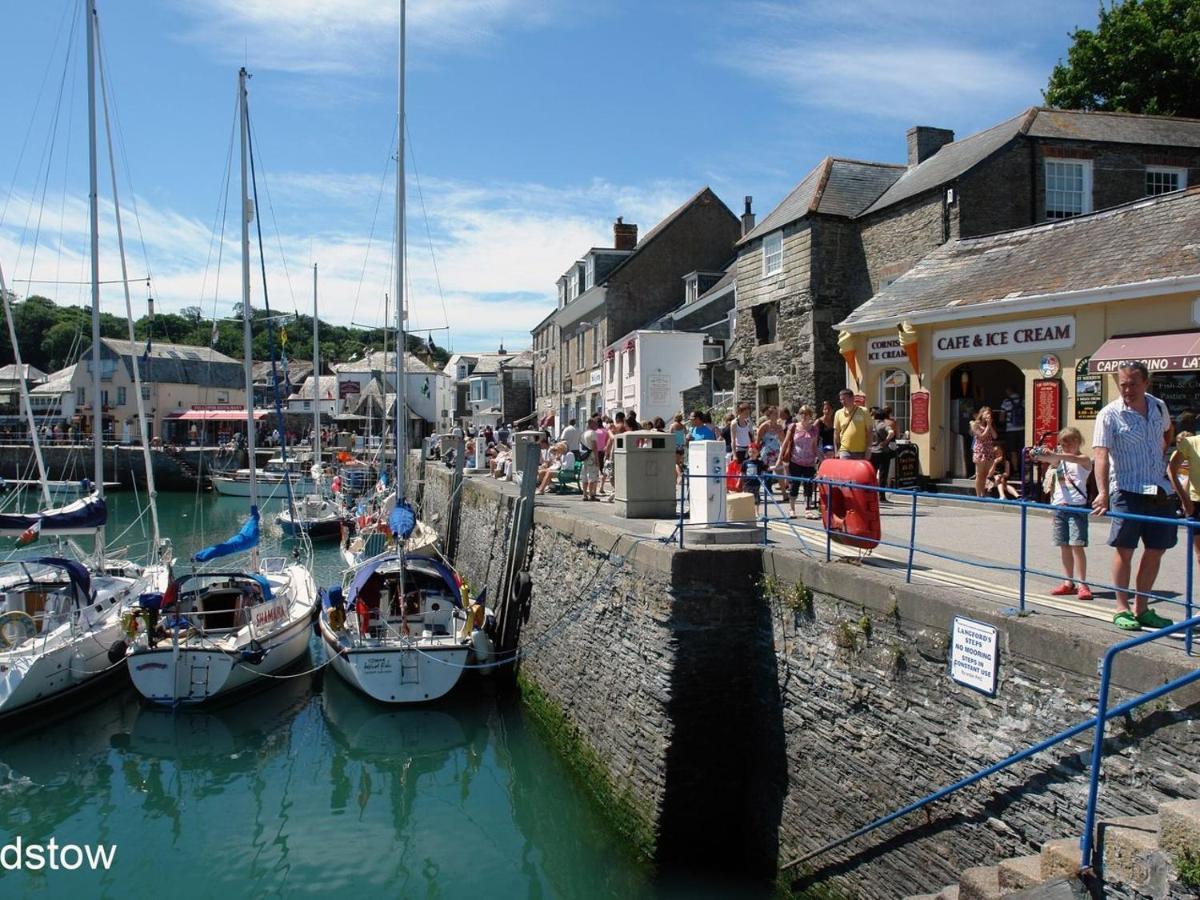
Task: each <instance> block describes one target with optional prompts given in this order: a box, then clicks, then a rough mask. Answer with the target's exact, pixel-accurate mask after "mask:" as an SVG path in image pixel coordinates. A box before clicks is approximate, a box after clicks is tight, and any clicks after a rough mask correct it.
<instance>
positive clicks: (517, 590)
mask: <svg viewBox="0 0 1200 900" xmlns="http://www.w3.org/2000/svg"><path fill="white" fill-rule="evenodd" d="M512 591H513V599H514V600H516V601H517V602H518V603H522V604H523V603H525V602H526V601H527V600H528V599H529V596H530V594H532V593H533V579H532V578H530V577H529V572H528V571H527V570H524V569H522V570H521V571H520V572H518V573H517V577H516V578H514V579H513V589H512Z"/></svg>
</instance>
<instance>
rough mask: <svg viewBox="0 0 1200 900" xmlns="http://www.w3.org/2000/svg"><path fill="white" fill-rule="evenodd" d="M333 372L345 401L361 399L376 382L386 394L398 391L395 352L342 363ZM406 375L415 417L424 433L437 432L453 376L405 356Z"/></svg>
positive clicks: (375, 353)
mask: <svg viewBox="0 0 1200 900" xmlns="http://www.w3.org/2000/svg"><path fill="white" fill-rule="evenodd" d="M333 370H334V372H335V373H336V375H337V395H338V396H339V397H340V398H342V400H344V401H350V400H351V399H352V398H355V397H357V396H358V395H359V394H361V393H362V392H363V391H364V390H365V389H366V387H367V385H369V384H370V383H371V382H372V381H378V382H379V384H380V386H381V389H382V392H383V393H395V391H396V383H397V379H396V354H395V352H385V351H382V350H377V351H374V352H371V353H367V354H366V355H365V356H363V357H362V358H361V359H356V360H351V361H350V362H345V363H339V364H338V365H335V366H334V367H333ZM404 372H405V377H404V380H405V392H406V395H407V399H408V406H409V408H410V410H411V412H412V414H413V415H414V416H416V417H417V418H418V419H420V420H421V421H422V422H425V423H426V425H425V426H424V427H423V429H422V430H423V431H426V432H428V431H432V430H433V429H436V428H437V427H438V423H439V419H440V418H441V417H440V416H439V413H441V409H439V406H438V402H439V399H438V398H439V396H440V397H442V398H444V397H445V395H446V394H447V392H448V389H447V386H446V382H448V381H449V376H447V375H445V374H444V373H443V372H438V371H435V370H434V369H432V368H430V367H429V365H428V364H427V363H425V362H424V361H423V360H421V359H419V358H418V357H416V356H414V355H413V354H411V353H406V354H405V355H404ZM393 402H394V401H393Z"/></svg>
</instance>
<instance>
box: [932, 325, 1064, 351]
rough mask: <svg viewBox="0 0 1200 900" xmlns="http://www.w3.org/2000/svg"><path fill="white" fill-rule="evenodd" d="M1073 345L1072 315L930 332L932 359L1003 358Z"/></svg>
mask: <svg viewBox="0 0 1200 900" xmlns="http://www.w3.org/2000/svg"><path fill="white" fill-rule="evenodd" d="M1074 346H1075V317H1074V316H1054V317H1053V318H1047V319H1024V320H1018V321H1015V322H987V323H984V324H980V325H970V326H968V327H965V328H944V329H941V330H940V331H935V332H934V333H933V355H934V358H935V359H955V358H958V357H963V356H1006V355H1009V354H1012V353H1020V352H1021V351H1023V350H1037V351H1042V350H1057V349H1061V348H1065V347H1074Z"/></svg>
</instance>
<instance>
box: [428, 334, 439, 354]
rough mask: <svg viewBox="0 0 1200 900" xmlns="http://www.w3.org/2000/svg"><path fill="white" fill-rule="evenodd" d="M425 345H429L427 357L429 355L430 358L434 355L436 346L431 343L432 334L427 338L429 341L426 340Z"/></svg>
mask: <svg viewBox="0 0 1200 900" xmlns="http://www.w3.org/2000/svg"><path fill="white" fill-rule="evenodd" d="M427 343H428V345H429V355H430V356H432V355H433V354H434V353H436V352H437V344H435V343H434V342H433V335H432V334H431V335H430V336H429V339H428V342H427Z"/></svg>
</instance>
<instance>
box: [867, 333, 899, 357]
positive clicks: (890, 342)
mask: <svg viewBox="0 0 1200 900" xmlns="http://www.w3.org/2000/svg"><path fill="white" fill-rule="evenodd" d="M907 358H908V357H906V356H905V355H904V348H903V347H901V346H900V339H899V338H894V337H874V338H870V339H868V340H867V362H873V363H878V362H896V361H899V360H903V359H907Z"/></svg>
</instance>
